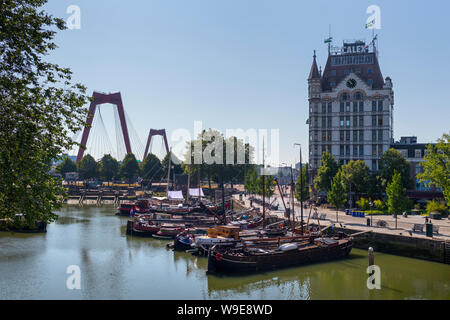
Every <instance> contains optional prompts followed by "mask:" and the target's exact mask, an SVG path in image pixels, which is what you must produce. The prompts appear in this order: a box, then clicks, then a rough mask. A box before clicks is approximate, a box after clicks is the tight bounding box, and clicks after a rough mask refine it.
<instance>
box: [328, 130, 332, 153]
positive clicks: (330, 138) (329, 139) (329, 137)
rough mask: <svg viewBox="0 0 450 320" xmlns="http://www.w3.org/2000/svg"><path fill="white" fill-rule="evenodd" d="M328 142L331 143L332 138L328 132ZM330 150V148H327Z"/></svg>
mask: <svg viewBox="0 0 450 320" xmlns="http://www.w3.org/2000/svg"><path fill="white" fill-rule="evenodd" d="M328 141H332V137H331V131H328ZM329 147H330V149H331V146H329Z"/></svg>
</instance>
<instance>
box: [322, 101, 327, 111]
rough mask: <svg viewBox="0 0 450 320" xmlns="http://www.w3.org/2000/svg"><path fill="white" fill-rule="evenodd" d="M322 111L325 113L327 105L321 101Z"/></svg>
mask: <svg viewBox="0 0 450 320" xmlns="http://www.w3.org/2000/svg"><path fill="white" fill-rule="evenodd" d="M322 113H327V105H326V104H325V103H322Z"/></svg>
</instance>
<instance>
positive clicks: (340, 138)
mask: <svg viewBox="0 0 450 320" xmlns="http://www.w3.org/2000/svg"><path fill="white" fill-rule="evenodd" d="M339 140H340V141H344V131H341V132H339Z"/></svg>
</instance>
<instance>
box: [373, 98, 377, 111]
mask: <svg viewBox="0 0 450 320" xmlns="http://www.w3.org/2000/svg"><path fill="white" fill-rule="evenodd" d="M375 111H377V102H376V101H375V100H373V101H372V112H375Z"/></svg>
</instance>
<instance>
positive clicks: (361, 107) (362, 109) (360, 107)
mask: <svg viewBox="0 0 450 320" xmlns="http://www.w3.org/2000/svg"><path fill="white" fill-rule="evenodd" d="M359 112H364V101H360V102H359Z"/></svg>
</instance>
